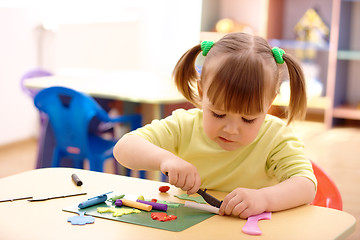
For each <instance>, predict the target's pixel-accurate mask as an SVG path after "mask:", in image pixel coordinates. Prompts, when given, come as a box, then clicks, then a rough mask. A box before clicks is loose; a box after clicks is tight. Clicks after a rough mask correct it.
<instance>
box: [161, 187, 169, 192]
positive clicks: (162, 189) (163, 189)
mask: <svg viewBox="0 0 360 240" xmlns="http://www.w3.org/2000/svg"><path fill="white" fill-rule="evenodd" d="M169 190H170V187H169V186H160V187H159V191H160V192H163V193H166V192H167V191H169Z"/></svg>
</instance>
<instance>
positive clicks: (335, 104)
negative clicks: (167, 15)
mask: <svg viewBox="0 0 360 240" xmlns="http://www.w3.org/2000/svg"><path fill="white" fill-rule="evenodd" d="M209 4H213V5H214V4H215V5H216V6H213V7H209V6H208V5H209ZM204 6H205V7H204ZM310 8H313V9H315V10H316V11H317V13H318V15H319V16H320V17H321V19H322V20H323V22H324V23H325V25H327V26H328V28H329V30H330V34H329V35H328V36H327V38H326V41H325V43H321V44H314V43H310V42H299V41H297V40H296V34H295V30H294V26H295V25H296V24H297V23H298V21H299V20H300V19H301V18H302V16H303V15H304V14H305V12H306V11H307V10H308V9H310ZM204 9H210V10H211V11H212V13H209V12H208V11H207V12H206V14H205V16H206V18H205V19H204V13H203V19H202V21H203V22H207V23H209V22H212V23H216V20H219V19H222V18H232V19H234V20H236V21H241V22H242V23H246V24H248V25H250V26H253V28H254V29H255V30H256V34H258V35H261V36H264V37H266V38H267V39H268V40H269V42H270V44H271V45H273V46H278V47H282V48H284V49H285V51H286V52H288V53H290V54H292V55H295V56H296V51H299V50H308V49H312V50H313V51H314V52H315V53H314V54H315V57H314V58H313V59H312V63H313V64H314V65H316V66H317V68H318V70H319V73H318V75H317V80H318V82H319V83H320V85H321V86H322V89H323V90H322V92H321V94H320V95H316V97H311V98H309V102H308V109H309V110H308V111H309V112H316V113H317V114H320V115H321V116H322V117H323V121H324V123H325V124H326V125H327V126H328V127H332V126H334V125H335V124H342V121H341V119H342V120H344V119H345V120H347V119H351V120H360V1H354V0H352V1H351V0H256V1H244V0H241V1H234V0H221V1H210V0H208V1H203V11H204ZM250 11H252V14H253V15H255V16H256V14H258V15H261V16H259V18H258V19H262V20H261V21H258V20H254V18H244V17H243V16H244V14H245V13H246V14H248V13H249V12H250ZM236 13H238V14H236ZM263 15H265V16H266V17H264V16H263ZM210 16H212V17H213V18H212V19H211V17H210ZM214 18H215V19H214ZM202 26H205V25H204V24H203V23H202ZM202 30H203V31H205V32H207V31H211V30H213V29H209V28H207V29H206V28H205V29H204V27H203V29H202ZM209 36H210V37H211V35H209V34H208V33H204V32H203V33H202V37H201V39H205V38H209ZM213 36H214V37H215V38H218V37H219V36H218V35H213ZM215 40H216V39H215ZM299 60H300V59H299ZM301 61H303V59H301ZM304 65H306V61H305V64H304ZM304 69H305V71H306V68H304ZM305 74H306V72H305ZM309 87H310V88H311V84H309ZM310 90H311V89H310ZM274 104H275V105H279V106H286V105H287V101H286V100H284V99H283V98H282V97H281V96H279V97H278V98H277V99H276V101H275V103H274Z"/></svg>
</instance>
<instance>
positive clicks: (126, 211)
mask: <svg viewBox="0 0 360 240" xmlns="http://www.w3.org/2000/svg"><path fill="white" fill-rule="evenodd" d="M131 213H141V211H140V210H139V209H133V208H115V211H114V213H113V216H114V217H120V216H122V215H126V214H131Z"/></svg>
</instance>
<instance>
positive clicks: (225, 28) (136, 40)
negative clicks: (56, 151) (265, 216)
mask: <svg viewBox="0 0 360 240" xmlns="http://www.w3.org/2000/svg"><path fill="white" fill-rule="evenodd" d="M0 31H1V38H0V43H1V44H0V100H1V101H0V113H1V118H0V121H1V124H0V177H5V176H9V175H11V174H15V173H18V172H22V171H26V170H30V169H34V167H35V161H36V154H37V144H36V141H37V139H38V137H39V132H40V121H39V113H38V111H37V110H36V109H35V107H34V103H33V99H32V98H30V97H29V96H27V95H26V94H24V92H23V90H22V88H21V78H22V76H23V75H24V74H25V73H26V72H27V71H29V70H31V69H34V68H41V69H45V70H47V71H49V72H51V73H52V74H54V75H92V74H93V73H94V72H95V71H98V70H102V71H112V70H134V71H139V70H140V71H151V72H154V73H157V72H159V73H160V72H161V73H162V74H163V73H165V74H166V75H168V76H169V77H168V79H169V81H170V76H171V72H172V69H173V67H174V65H175V64H176V61H177V60H178V59H179V58H180V57H181V55H182V54H183V53H184V52H185V51H186V50H187V49H189V48H190V47H192V46H194V45H196V44H198V43H199V42H200V41H201V40H215V41H216V40H217V39H219V38H221V37H222V36H223V35H224V34H226V33H228V32H238V31H242V32H248V33H251V34H256V35H260V36H262V37H265V38H266V39H267V40H268V41H269V42H270V44H271V45H272V46H279V47H282V48H283V49H285V51H286V52H287V53H290V54H292V55H293V56H295V57H296V58H297V59H298V60H299V61H300V62H301V64H302V66H303V68H304V71H305V75H306V80H307V85H308V92H309V95H308V97H309V102H308V106H309V108H308V112H307V116H306V121H305V122H302V123H295V125H294V128H295V129H296V131H297V133H298V134H299V136H300V137H301V138H302V139H303V140H304V142H305V143H306V145H307V152H308V154H309V157H310V158H311V159H312V160H313V161H315V162H317V163H319V164H320V165H321V166H322V167H323V168H324V169H325V170H326V172H327V173H329V175H330V176H331V177H332V178H333V179H334V180H335V182H336V183H337V185H338V187H339V189H340V192H341V194H342V197H343V201H344V210H345V211H347V212H349V213H351V214H353V215H354V216H356V218H357V221H358V222H359V219H360V218H359V216H360V207H359V206H360V187H359V184H356V183H358V182H359V181H360V179H359V176H360V161H359V157H358V156H359V155H360V152H359V150H360V149H359V144H360V128H359V126H360V125H359V120H360V93H359V92H360V91H359V90H360V81H359V76H360V72H359V71H360V61H359V60H360V2H359V1H349V0H343V1H341V0H311V1H310V0H252V1H247V0H151V1H147V0H101V1H100V0H92V1H91V0H87V1H84V0H72V1H67V0H61V1H60V0H59V1H57V0H48V1H45V0H44V1H35V0H28V1H25V0H24V1H16V0H8V1H6V0H1V1H0ZM200 62H201V61H200ZM284 73H285V75H284V76H283V79H284V81H283V83H282V85H281V89H280V94H279V96H278V97H277V98H276V100H275V102H274V106H273V107H272V109H271V113H273V114H275V115H278V116H280V117H283V116H284V111H285V109H286V106H287V102H288V95H289V90H288V89H289V88H288V82H287V75H286V71H284ZM114 87H116V86H114ZM139 87H141V86H139ZM182 106H183V105H182V104H178V105H171V106H164V109H165V110H164V112H165V115H167V114H169V113H171V110H173V109H175V108H177V107H182ZM107 171H109V172H111V170H107ZM358 225H359V224H358ZM359 238H360V231H359V230H357V231H356V233H355V234H353V235H352V236H351V238H350V239H359Z"/></svg>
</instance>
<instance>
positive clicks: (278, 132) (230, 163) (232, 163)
mask: <svg viewBox="0 0 360 240" xmlns="http://www.w3.org/2000/svg"><path fill="white" fill-rule="evenodd" d="M202 121H203V112H202V111H201V110H199V109H190V110H183V109H178V110H175V111H174V112H173V113H172V115H171V116H169V117H167V118H165V119H162V120H154V121H152V123H151V124H148V125H146V126H144V127H142V128H139V129H137V130H135V131H133V132H131V133H129V134H135V135H138V136H141V137H143V138H144V139H146V140H148V141H150V142H151V143H153V144H155V145H157V146H159V147H161V148H163V149H166V150H168V151H170V152H172V153H174V154H176V155H177V156H179V157H180V158H182V159H184V160H186V161H188V162H190V163H192V164H193V165H194V166H196V168H197V170H198V173H199V174H200V177H201V187H202V188H207V189H212V190H217V191H226V192H230V191H232V190H234V189H235V188H238V187H244V188H255V189H257V188H263V187H267V186H271V185H274V184H277V183H279V182H281V181H284V180H286V179H288V178H290V177H293V176H303V177H307V178H309V179H311V180H312V181H313V182H314V184H315V186H316V184H317V181H316V178H315V175H314V173H313V170H312V166H311V162H310V161H309V160H308V159H307V157H306V156H305V154H304V144H303V143H302V142H301V141H300V140H299V139H298V138H297V137H296V136H295V135H294V133H293V132H292V131H291V129H290V128H289V127H287V126H286V124H285V123H284V122H283V121H282V120H281V119H279V118H277V117H274V116H271V115H267V116H266V118H265V121H264V123H263V125H262V126H261V128H260V131H259V134H258V136H257V137H256V139H255V140H254V141H253V142H252V143H250V144H249V145H247V146H243V147H240V148H238V149H236V150H234V151H226V150H224V149H222V148H221V147H220V146H219V145H217V143H215V142H214V141H212V140H210V139H209V138H208V137H207V136H206V134H205V132H204V129H203V124H202Z"/></svg>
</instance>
